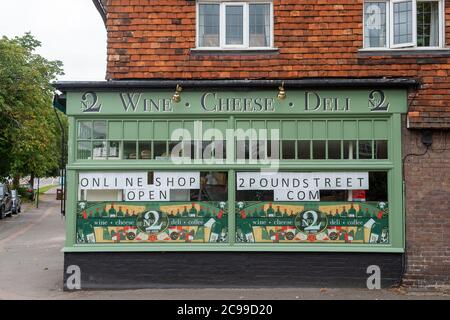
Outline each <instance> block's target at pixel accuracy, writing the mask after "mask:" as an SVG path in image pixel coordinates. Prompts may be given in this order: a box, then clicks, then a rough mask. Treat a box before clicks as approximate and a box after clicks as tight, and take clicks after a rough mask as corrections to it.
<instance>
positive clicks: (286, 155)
mask: <svg viewBox="0 0 450 320" xmlns="http://www.w3.org/2000/svg"><path fill="white" fill-rule="evenodd" d="M282 148H283V159H295V140H283V141H282Z"/></svg>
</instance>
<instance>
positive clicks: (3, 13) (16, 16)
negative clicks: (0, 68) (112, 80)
mask: <svg viewBox="0 0 450 320" xmlns="http://www.w3.org/2000/svg"><path fill="white" fill-rule="evenodd" d="M27 31H31V33H32V34H33V35H34V36H35V38H37V40H39V41H41V42H42V47H41V48H40V49H39V50H38V53H39V54H41V55H43V56H44V57H45V58H47V59H49V60H61V61H62V62H63V63H64V72H65V75H64V76H61V77H60V78H59V80H104V79H105V72H106V71H105V70H106V30H105V27H104V25H103V21H102V19H101V17H100V14H99V13H98V11H97V9H96V8H95V6H94V4H93V3H92V1H91V0H0V37H2V36H4V35H6V36H7V37H14V36H20V35H23V34H24V33H25V32H27Z"/></svg>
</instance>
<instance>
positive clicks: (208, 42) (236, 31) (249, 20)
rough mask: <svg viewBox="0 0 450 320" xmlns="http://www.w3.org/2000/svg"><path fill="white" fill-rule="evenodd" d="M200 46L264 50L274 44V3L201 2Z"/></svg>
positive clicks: (198, 26)
mask: <svg viewBox="0 0 450 320" xmlns="http://www.w3.org/2000/svg"><path fill="white" fill-rule="evenodd" d="M197 11H198V14H197V20H198V21H197V47H198V48H200V49H202V48H208V49H249V48H252V49H264V48H270V47H272V42H273V31H272V29H273V14H272V2H259V1H258V2H256V1H255V3H253V1H243V2H231V1H230V2H220V1H218V2H217V3H210V2H207V1H205V2H204V3H202V1H199V3H198V7H197Z"/></svg>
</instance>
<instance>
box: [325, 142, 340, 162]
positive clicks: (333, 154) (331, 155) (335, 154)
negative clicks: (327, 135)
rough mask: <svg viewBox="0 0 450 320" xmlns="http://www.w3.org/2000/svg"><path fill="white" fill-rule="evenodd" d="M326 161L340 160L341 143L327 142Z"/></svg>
mask: <svg viewBox="0 0 450 320" xmlns="http://www.w3.org/2000/svg"><path fill="white" fill-rule="evenodd" d="M328 159H341V141H340V140H329V141H328Z"/></svg>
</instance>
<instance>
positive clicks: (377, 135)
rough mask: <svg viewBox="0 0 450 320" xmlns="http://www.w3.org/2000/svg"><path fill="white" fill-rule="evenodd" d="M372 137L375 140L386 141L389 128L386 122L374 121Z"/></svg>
mask: <svg viewBox="0 0 450 320" xmlns="http://www.w3.org/2000/svg"><path fill="white" fill-rule="evenodd" d="M373 135H374V139H376V140H387V139H388V137H389V127H388V122H387V120H375V121H374V122H373Z"/></svg>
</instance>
